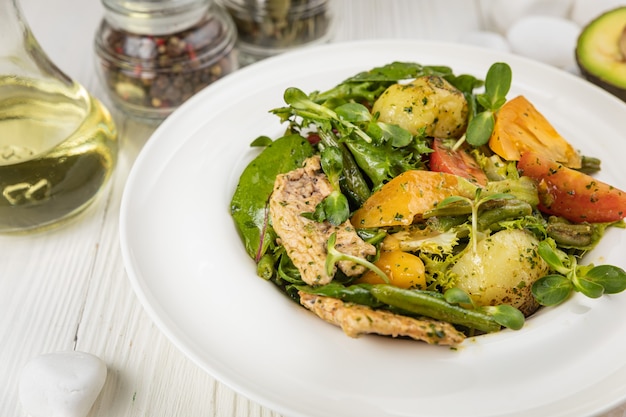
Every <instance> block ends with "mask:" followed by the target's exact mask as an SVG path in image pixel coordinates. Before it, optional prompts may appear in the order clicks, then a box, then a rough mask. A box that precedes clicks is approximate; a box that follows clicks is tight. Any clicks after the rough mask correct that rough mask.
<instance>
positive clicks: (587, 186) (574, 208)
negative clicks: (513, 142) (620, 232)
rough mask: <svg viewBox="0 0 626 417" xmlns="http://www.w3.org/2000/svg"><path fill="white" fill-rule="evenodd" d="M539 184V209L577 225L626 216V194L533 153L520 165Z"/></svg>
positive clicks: (612, 220) (524, 157) (521, 169)
mask: <svg viewBox="0 0 626 417" xmlns="http://www.w3.org/2000/svg"><path fill="white" fill-rule="evenodd" d="M517 169H518V170H519V171H520V173H521V174H522V175H525V176H527V177H530V178H532V179H534V180H535V181H536V182H537V184H538V191H539V207H538V208H539V210H541V211H542V212H544V213H546V214H552V215H555V216H560V217H563V218H565V219H567V220H569V221H571V222H574V223H581V222H589V223H605V222H615V221H618V220H620V219H623V218H624V217H625V216H626V193H624V191H622V190H619V189H617V188H615V187H613V186H611V185H609V184H606V183H604V182H601V181H598V180H597V179H595V178H593V177H591V176H590V175H587V174H584V173H582V172H579V171H576V170H573V169H570V168H567V167H565V166H564V165H562V164H560V163H558V162H554V161H552V160H550V159H547V158H545V157H543V156H541V155H539V154H537V153H534V152H526V153H524V154H522V156H521V158H520V160H519V161H518V163H517Z"/></svg>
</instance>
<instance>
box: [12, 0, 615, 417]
mask: <svg viewBox="0 0 626 417" xmlns="http://www.w3.org/2000/svg"><path fill="white" fill-rule="evenodd" d="M22 8H23V9H24V11H25V15H26V19H27V21H28V22H29V24H30V26H31V28H32V30H33V32H34V33H35V36H36V37H37V38H38V40H39V42H40V43H41V44H42V46H43V48H44V50H45V51H46V52H47V53H48V55H49V56H50V57H51V58H52V60H53V61H54V62H55V63H56V64H57V65H58V66H59V67H60V68H61V69H62V70H63V71H65V72H66V73H67V74H68V75H69V76H71V77H72V78H74V79H75V80H77V81H79V82H80V83H82V84H83V85H85V86H86V87H87V88H88V89H89V90H90V91H91V92H92V93H93V94H94V95H95V96H97V97H99V98H101V99H102V100H103V101H105V102H106V103H107V104H108V101H107V99H106V97H105V96H104V93H103V90H102V87H101V86H100V84H99V82H98V80H97V77H96V74H95V71H94V68H95V65H94V50H93V47H92V43H93V36H94V33H95V31H96V28H97V25H98V23H99V21H100V19H101V17H102V6H101V4H100V2H99V0H45V1H44V0H22ZM336 8H337V23H338V25H337V28H336V33H335V36H334V40H333V41H343V40H355V39H373V38H413V39H436V40H447V41H456V40H457V39H458V37H459V36H460V35H461V34H463V33H466V32H468V31H472V30H477V29H479V28H481V26H482V24H483V23H482V16H481V15H480V12H479V10H480V9H479V7H478V0H437V1H434V0H337V4H336ZM109 107H110V106H109ZM114 115H115V119H116V122H117V125H118V128H119V131H120V138H121V145H122V146H121V152H120V156H119V165H118V166H117V169H116V172H115V176H114V179H113V181H112V182H111V184H110V186H109V188H108V189H107V191H106V192H105V193H104V194H103V195H102V196H101V198H100V199H99V200H98V201H97V202H96V203H95V204H94V205H93V206H92V207H91V208H90V209H89V210H88V211H87V212H86V213H85V214H84V215H82V216H80V217H79V218H78V219H77V220H76V221H74V222H72V223H70V224H68V225H66V226H65V227H63V228H61V229H58V230H54V231H51V232H47V233H41V234H33V235H27V236H0V416H3V417H21V416H26V414H25V412H24V411H23V410H22V408H21V406H20V404H19V401H18V379H19V374H20V371H21V369H22V367H23V366H24V365H25V364H26V362H27V361H28V360H29V359H31V358H33V357H35V356H37V355H39V354H41V353H47V352H53V351H59V350H80V351H85V352H90V353H93V354H95V355H97V356H99V357H101V358H102V359H104V360H105V361H106V364H107V367H108V377H107V380H106V384H105V386H104V389H103V391H102V393H101V395H100V396H99V398H98V400H97V401H96V403H95V405H94V407H93V408H92V410H91V413H90V414H89V416H90V417H140V416H141V417H144V416H145V417H174V416H178V417H183V416H184V417H195V416H215V417H230V416H238V417H257V416H266V417H267V416H277V414H276V413H274V412H273V411H271V410H269V409H266V408H264V407H262V406H260V405H258V404H256V403H254V402H252V401H250V400H248V399H246V398H245V397H243V396H241V395H238V394H237V393H235V392H234V391H232V390H231V389H230V388H228V387H226V386H225V385H223V384H221V383H220V382H218V381H216V380H215V379H213V378H212V377H211V376H210V375H208V374H206V373H205V372H204V371H202V370H201V369H200V368H199V367H197V366H196V365H195V364H194V363H192V362H191V361H190V360H189V359H187V357H185V356H184V355H183V354H182V353H181V352H179V351H178V350H177V349H176V348H175V347H174V346H173V345H172V344H171V343H170V342H169V341H168V339H166V337H165V336H164V335H163V334H162V333H161V332H160V331H159V329H157V328H156V327H155V325H154V324H153V323H152V321H151V320H150V318H149V317H148V316H147V315H146V313H145V312H144V310H143V308H142V306H141V305H140V304H139V302H138V300H137V298H136V297H135V294H134V293H133V291H132V289H131V286H130V284H129V281H128V279H127V276H126V273H125V271H124V265H123V264H122V259H121V255H120V245H119V235H118V219H119V209H120V200H121V196H122V191H123V188H124V183H125V180H126V178H127V175H128V173H129V169H130V167H131V165H132V163H133V161H134V159H135V157H136V156H137V154H138V152H139V151H140V150H141V147H142V145H143V144H144V143H145V141H146V140H147V139H148V138H149V136H150V134H151V133H152V131H153V129H154V126H146V125H142V124H140V123H138V122H136V121H133V120H128V119H126V118H125V117H124V116H123V115H122V114H120V113H117V112H115V111H114ZM625 410H626V407H621V408H619V409H616V410H613V411H612V412H610V413H605V414H604V415H603V417H609V416H610V417H622V416H624V415H626V411H625Z"/></svg>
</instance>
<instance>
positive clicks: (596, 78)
mask: <svg viewBox="0 0 626 417" xmlns="http://www.w3.org/2000/svg"><path fill="white" fill-rule="evenodd" d="M618 14H621V15H623V17H624V19H623V24H622V25H621V27H619V28H617V29H616V28H615V26H614V25H615V21H612V22H611V20H612V19H610V18H611V17H615V16H618ZM609 22H610V23H609ZM599 25H604V26H606V30H607V31H610V32H617V33H619V35H617V36H616V37H615V39H614V42H615V43H614V47H615V49H616V51H617V52H619V46H618V45H619V37H620V36H621V33H622V30H623V29H624V27H625V26H626V7H618V8H616V9H613V10H609V11H607V12H605V13H603V14H602V15H600V16H598V17H597V18H595V19H594V20H592V21H591V22H590V23H589V24H587V26H585V27H584V28H583V30H582V32H581V34H580V36H579V37H578V42H577V46H576V54H575V55H576V64H577V65H578V68H579V70H580V72H581V75H582V76H583V77H584V78H585V79H586V80H587V81H589V82H591V83H593V84H595V85H597V86H598V87H600V88H602V89H604V90H606V91H608V92H609V93H611V94H613V95H614V96H616V97H618V98H620V99H621V100H623V101H626V88H624V87H620V86H618V85H616V84H615V83H614V82H611V80H610V79H608V78H621V79H623V82H624V83H625V84H626V60H624V59H623V60H622V61H621V64H620V65H619V66H618V71H619V72H616V71H612V72H610V70H609V69H608V68H602V70H601V71H600V70H598V69H597V67H596V70H595V71H592V70H590V69H589V68H588V67H587V65H588V63H587V62H586V59H585V58H588V57H585V56H584V55H583V52H581V49H584V48H589V45H587V44H586V42H593V41H594V39H587V38H588V32H589V31H591V30H593V31H598V30H602V27H599ZM609 26H610V27H609ZM611 40H612V41H613V39H612V38H611ZM592 46H593V45H592ZM613 62H615V61H613ZM620 73H623V75H620Z"/></svg>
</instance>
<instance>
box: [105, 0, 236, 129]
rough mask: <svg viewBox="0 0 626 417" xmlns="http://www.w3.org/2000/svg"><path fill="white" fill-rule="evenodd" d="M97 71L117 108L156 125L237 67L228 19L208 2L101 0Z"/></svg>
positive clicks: (234, 36) (233, 29) (218, 8)
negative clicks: (103, 8)
mask: <svg viewBox="0 0 626 417" xmlns="http://www.w3.org/2000/svg"><path fill="white" fill-rule="evenodd" d="M102 1H103V5H104V7H105V16H104V19H103V20H102V22H101V24H100V27H99V29H98V31H97V33H96V37H95V50H96V55H97V61H98V69H99V72H100V77H101V80H102V82H103V84H104V85H105V86H106V87H107V92H108V94H109V97H110V98H111V100H112V102H113V103H114V104H115V105H116V107H118V108H120V109H121V110H122V111H124V112H125V113H127V114H130V115H131V116H135V117H138V118H143V119H151V120H155V121H160V120H162V119H164V118H165V117H167V116H168V115H169V114H171V113H172V112H173V111H174V110H175V109H176V108H177V107H178V106H180V105H181V104H182V103H183V102H185V101H186V100H187V99H189V98H190V97H191V96H192V95H194V94H195V93H197V92H198V91H200V90H201V89H203V88H204V87H206V86H208V85H209V84H211V83H212V82H214V81H216V80H218V79H220V78H222V77H223V76H225V75H227V74H229V73H231V72H233V71H234V70H236V69H237V67H238V59H237V56H236V52H235V49H234V46H235V42H236V40H237V33H236V29H235V26H234V23H233V21H232V19H231V17H230V16H229V15H228V13H226V12H225V11H223V10H222V9H221V8H220V7H219V6H218V5H216V4H213V3H212V2H211V1H208V0H102Z"/></svg>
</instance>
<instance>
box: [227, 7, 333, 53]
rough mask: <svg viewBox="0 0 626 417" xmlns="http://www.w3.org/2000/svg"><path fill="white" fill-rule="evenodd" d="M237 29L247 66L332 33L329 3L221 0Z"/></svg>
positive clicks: (320, 39)
mask: <svg viewBox="0 0 626 417" xmlns="http://www.w3.org/2000/svg"><path fill="white" fill-rule="evenodd" d="M220 1H221V4H222V6H223V7H224V8H225V9H226V10H227V11H228V13H230V15H231V16H232V18H233V20H234V22H235V26H237V35H238V41H237V48H238V49H239V62H240V64H241V65H248V64H250V63H253V62H255V61H258V60H260V59H264V58H267V57H269V56H272V55H277V54H279V53H282V52H286V51H288V50H290V49H293V48H296V47H300V46H305V45H311V44H316V43H323V42H326V41H328V39H329V38H330V36H331V34H332V30H331V29H332V23H333V13H332V10H331V7H330V0H220Z"/></svg>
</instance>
